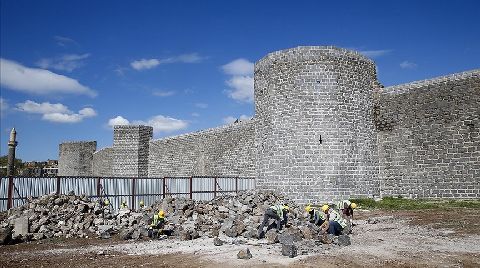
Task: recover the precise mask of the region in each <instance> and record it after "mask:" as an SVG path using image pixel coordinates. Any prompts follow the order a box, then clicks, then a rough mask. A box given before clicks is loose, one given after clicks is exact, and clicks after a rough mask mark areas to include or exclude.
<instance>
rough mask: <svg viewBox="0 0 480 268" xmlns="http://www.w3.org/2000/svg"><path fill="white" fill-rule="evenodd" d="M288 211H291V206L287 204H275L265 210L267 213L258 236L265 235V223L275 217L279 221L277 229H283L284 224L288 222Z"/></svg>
mask: <svg viewBox="0 0 480 268" xmlns="http://www.w3.org/2000/svg"><path fill="white" fill-rule="evenodd" d="M288 211H289V208H288V206H287V205H274V206H271V207H269V208H268V209H267V210H266V211H265V214H264V215H263V222H262V224H260V227H259V228H258V238H262V237H263V236H264V233H263V228H264V227H265V224H267V223H268V220H270V219H275V221H276V223H277V231H280V230H281V229H282V225H285V224H287V214H288Z"/></svg>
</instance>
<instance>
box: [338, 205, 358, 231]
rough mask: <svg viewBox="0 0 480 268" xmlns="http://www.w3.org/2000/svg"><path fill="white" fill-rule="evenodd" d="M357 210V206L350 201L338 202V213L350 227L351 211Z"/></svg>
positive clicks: (351, 222) (351, 221) (351, 220)
mask: <svg viewBox="0 0 480 268" xmlns="http://www.w3.org/2000/svg"><path fill="white" fill-rule="evenodd" d="M356 208H357V204H355V203H353V202H351V201H350V200H343V201H340V202H338V212H340V213H341V215H342V217H343V218H344V219H346V220H347V221H348V223H349V224H350V225H352V226H353V225H354V224H353V210H354V209H356Z"/></svg>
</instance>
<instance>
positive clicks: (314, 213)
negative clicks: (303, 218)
mask: <svg viewBox="0 0 480 268" xmlns="http://www.w3.org/2000/svg"><path fill="white" fill-rule="evenodd" d="M305 211H306V212H308V214H309V215H310V219H309V221H310V222H311V223H314V224H315V225H318V226H321V225H322V224H323V223H324V222H325V220H326V216H325V213H323V212H322V211H321V210H319V209H317V208H314V207H312V206H311V205H308V206H306V207H305Z"/></svg>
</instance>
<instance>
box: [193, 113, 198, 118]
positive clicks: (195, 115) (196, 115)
mask: <svg viewBox="0 0 480 268" xmlns="http://www.w3.org/2000/svg"><path fill="white" fill-rule="evenodd" d="M192 116H193V117H199V116H200V114H199V113H192Z"/></svg>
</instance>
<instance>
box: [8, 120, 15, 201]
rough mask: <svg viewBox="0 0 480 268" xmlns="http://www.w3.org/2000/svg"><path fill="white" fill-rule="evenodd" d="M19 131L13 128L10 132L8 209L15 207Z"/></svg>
mask: <svg viewBox="0 0 480 268" xmlns="http://www.w3.org/2000/svg"><path fill="white" fill-rule="evenodd" d="M16 138H17V132H16V131H15V128H12V131H11V132H10V140H9V141H8V166H7V176H8V200H7V209H10V208H12V207H13V175H14V174H15V147H17V141H16Z"/></svg>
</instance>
